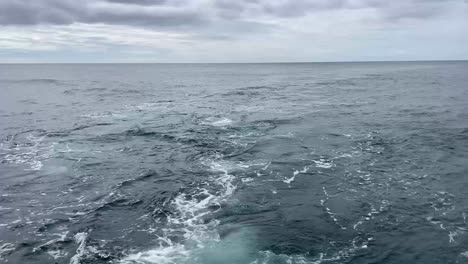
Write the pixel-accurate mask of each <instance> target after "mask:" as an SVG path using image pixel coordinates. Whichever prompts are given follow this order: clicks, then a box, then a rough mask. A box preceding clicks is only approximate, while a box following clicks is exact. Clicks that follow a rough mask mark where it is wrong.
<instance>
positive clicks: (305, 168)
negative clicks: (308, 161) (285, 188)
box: [283, 166, 310, 184]
mask: <svg viewBox="0 0 468 264" xmlns="http://www.w3.org/2000/svg"><path fill="white" fill-rule="evenodd" d="M309 168H310V167H309V166H305V167H304V168H303V169H302V170H294V171H293V175H292V177H290V178H286V179H283V182H284V183H286V184H290V183H291V182H293V181H294V180H295V179H296V176H297V175H298V174H299V173H306V172H307V171H309Z"/></svg>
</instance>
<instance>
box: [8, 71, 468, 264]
mask: <svg viewBox="0 0 468 264" xmlns="http://www.w3.org/2000/svg"><path fill="white" fill-rule="evenodd" d="M0 91H1V96H0V182H1V184H0V263H71V264H78V263H121V264H132V263H133V264H135V263H138V264H147V263H157V264H173V263H177V264H178V263H182V264H188V263H190V264H202V263H203V264H205V263H206V264H216V263H223V264H224V263H225V264H231V263H236V264H244V263H245V264H280V263H291V264H295V263H297V264H299V263H399V264H401V263H444V264H445V263H468V224H467V219H466V217H467V214H468V62H408V63H317V64H307V63H306V64H219V65H216V64H159V65H158V64H155V65H152V64H131V65H127V64H119V65H112V64H108V65H106V64H104V65H85V64H83V65H0Z"/></svg>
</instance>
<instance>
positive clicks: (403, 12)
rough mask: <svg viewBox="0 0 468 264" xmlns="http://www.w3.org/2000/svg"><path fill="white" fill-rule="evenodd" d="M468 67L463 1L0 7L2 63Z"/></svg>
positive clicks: (38, 2)
mask: <svg viewBox="0 0 468 264" xmlns="http://www.w3.org/2000/svg"><path fill="white" fill-rule="evenodd" d="M466 59H468V0H0V63H10V62H11V63H23V62H24V63H42V62H70V63H73V62H91V63H93V62H155V63H159V62H161V63H164V62H176V63H177V62H195V63H198V62H201V63H203V62H319V61H393V60H404V61H406V60H466Z"/></svg>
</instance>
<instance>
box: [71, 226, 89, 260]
mask: <svg viewBox="0 0 468 264" xmlns="http://www.w3.org/2000/svg"><path fill="white" fill-rule="evenodd" d="M74 238H75V242H76V243H77V244H78V248H77V249H76V254H75V255H74V256H73V257H72V258H71V259H70V264H80V259H81V258H82V257H83V256H84V255H85V254H86V239H87V238H88V233H85V232H81V233H77V234H75V237H74Z"/></svg>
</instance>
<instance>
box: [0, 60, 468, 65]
mask: <svg viewBox="0 0 468 264" xmlns="http://www.w3.org/2000/svg"><path fill="white" fill-rule="evenodd" d="M467 61H468V59H448V60H356V61H351V60H350V61H271V62H0V64H3V65H5V64H307V63H373V62H374V63H375V62H387V63H388V62H467Z"/></svg>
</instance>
